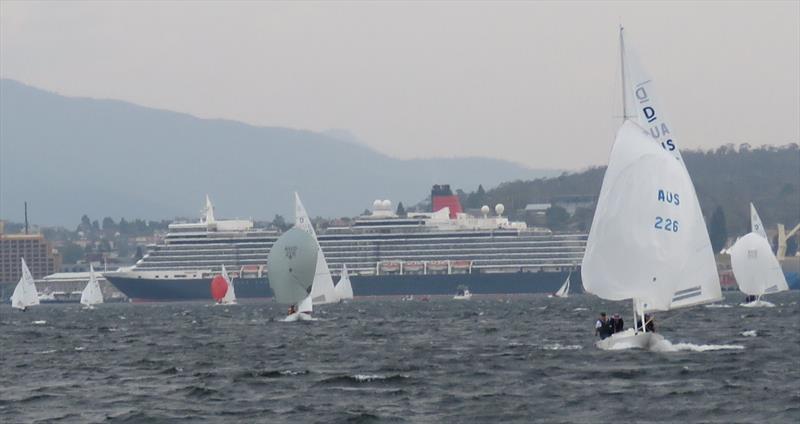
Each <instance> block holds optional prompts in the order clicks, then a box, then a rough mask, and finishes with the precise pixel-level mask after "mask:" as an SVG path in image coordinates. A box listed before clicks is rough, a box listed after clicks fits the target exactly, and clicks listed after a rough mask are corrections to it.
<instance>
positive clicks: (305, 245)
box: [267, 228, 319, 321]
mask: <svg viewBox="0 0 800 424" xmlns="http://www.w3.org/2000/svg"><path fill="white" fill-rule="evenodd" d="M318 251H319V245H318V244H317V243H316V241H315V240H314V238H313V237H311V235H310V234H309V233H307V232H306V231H303V230H302V229H300V228H291V229H290V230H289V231H287V232H285V233H283V234H282V235H281V236H280V237H278V240H276V241H275V244H273V245H272V248H271V249H270V251H269V256H268V257H267V273H268V277H269V286H270V288H271V289H272V293H273V295H274V298H275V300H276V301H277V302H278V303H281V304H284V305H291V306H290V308H289V313H288V314H287V316H286V318H284V321H308V320H311V319H312V318H311V312H312V310H313V301H312V299H311V288H312V285H313V283H314V274H315V270H316V267H317V254H318Z"/></svg>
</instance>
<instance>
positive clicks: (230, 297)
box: [219, 264, 236, 305]
mask: <svg viewBox="0 0 800 424" xmlns="http://www.w3.org/2000/svg"><path fill="white" fill-rule="evenodd" d="M222 278H224V279H225V283H227V285H228V290H227V291H226V292H225V296H222V299H221V300H220V302H219V303H220V304H221V305H235V304H236V291H235V290H234V288H233V281H231V278H230V276H228V271H227V270H226V269H225V265H224V264H223V265H222Z"/></svg>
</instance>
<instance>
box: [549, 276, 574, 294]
mask: <svg viewBox="0 0 800 424" xmlns="http://www.w3.org/2000/svg"><path fill="white" fill-rule="evenodd" d="M571 276H572V273H571V272H570V273H569V274H567V279H566V280H564V284H562V285H561V288H560V289H558V291H557V292H555V293H553V295H552V296H548V297H569V277H571Z"/></svg>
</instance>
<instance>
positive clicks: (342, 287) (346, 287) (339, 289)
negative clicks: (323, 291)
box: [334, 265, 353, 302]
mask: <svg viewBox="0 0 800 424" xmlns="http://www.w3.org/2000/svg"><path fill="white" fill-rule="evenodd" d="M334 291H335V292H336V299H337V300H338V301H339V302H342V301H344V300H351V299H352V298H353V286H352V285H351V284H350V276H349V275H348V274H347V265H342V276H341V278H339V283H337V284H336V287H334Z"/></svg>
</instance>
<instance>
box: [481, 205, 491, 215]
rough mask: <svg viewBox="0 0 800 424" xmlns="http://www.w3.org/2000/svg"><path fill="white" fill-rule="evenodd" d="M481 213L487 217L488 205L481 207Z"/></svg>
mask: <svg viewBox="0 0 800 424" xmlns="http://www.w3.org/2000/svg"><path fill="white" fill-rule="evenodd" d="M481 213H482V214H483V216H486V215H489V205H483V206H481Z"/></svg>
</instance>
